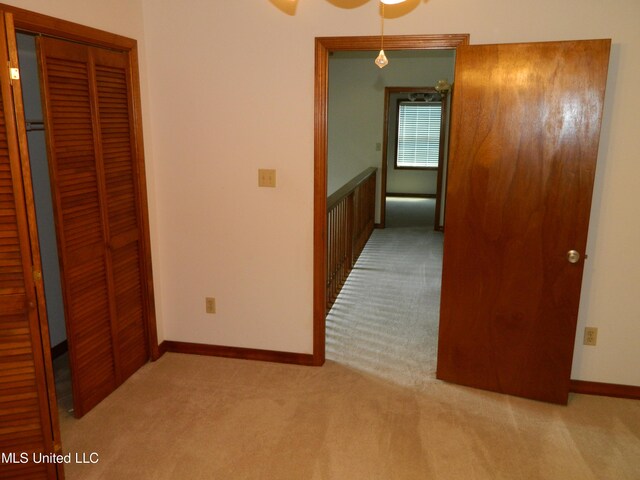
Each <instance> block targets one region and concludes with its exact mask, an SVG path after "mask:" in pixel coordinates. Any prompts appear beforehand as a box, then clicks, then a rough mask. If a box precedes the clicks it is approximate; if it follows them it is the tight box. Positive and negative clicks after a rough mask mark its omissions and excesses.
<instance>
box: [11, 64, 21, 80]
mask: <svg viewBox="0 0 640 480" xmlns="http://www.w3.org/2000/svg"><path fill="white" fill-rule="evenodd" d="M9 78H11V80H20V69H19V68H15V67H9Z"/></svg>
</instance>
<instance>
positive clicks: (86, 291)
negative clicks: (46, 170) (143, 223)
mask: <svg viewBox="0 0 640 480" xmlns="http://www.w3.org/2000/svg"><path fill="white" fill-rule="evenodd" d="M38 48H39V53H40V65H41V69H42V79H43V95H44V98H45V111H46V114H45V122H46V127H47V140H48V151H49V162H50V165H51V173H52V175H51V177H52V190H53V192H54V207H55V212H56V228H57V233H58V243H59V250H60V257H61V264H62V265H61V267H62V269H61V271H62V277H63V290H64V297H65V311H66V322H67V330H68V338H69V342H68V343H69V353H70V359H71V373H72V379H73V388H74V408H75V414H76V416H78V417H80V416H82V415H84V414H85V413H86V412H87V411H89V410H90V409H91V408H93V407H94V406H95V405H96V404H97V403H98V402H100V401H101V400H102V399H103V398H105V397H106V396H107V395H108V394H109V393H111V392H112V391H113V390H114V389H115V388H116V387H117V386H118V385H120V384H121V383H122V382H123V381H124V380H125V379H126V378H127V377H128V376H130V375H131V374H132V373H133V372H135V371H136V370H137V369H138V368H139V367H140V366H141V365H143V364H144V363H145V362H146V361H147V359H148V354H147V343H146V337H145V326H144V318H145V314H146V312H145V303H144V300H145V299H144V297H143V291H144V288H143V285H142V278H141V263H140V258H141V254H140V250H139V233H138V213H137V212H138V203H137V196H136V194H137V192H136V189H135V185H136V180H137V177H136V173H137V172H136V170H135V168H136V167H135V165H136V162H135V160H136V158H135V155H134V152H135V149H134V148H133V145H134V141H133V136H132V132H131V125H130V124H131V120H130V118H131V115H130V103H131V102H130V99H129V96H130V93H129V92H130V87H129V82H130V80H129V75H128V65H127V55H126V54H124V53H117V52H110V51H107V50H103V49H99V48H94V47H89V46H86V45H80V44H72V43H69V42H65V41H60V40H54V39H50V38H40V39H39V40H38Z"/></svg>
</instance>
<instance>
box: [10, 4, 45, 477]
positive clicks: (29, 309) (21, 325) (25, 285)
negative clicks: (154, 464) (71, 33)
mask: <svg viewBox="0 0 640 480" xmlns="http://www.w3.org/2000/svg"><path fill="white" fill-rule="evenodd" d="M0 18H1V12H0ZM0 30H1V31H0V38H1V41H0V65H2V66H3V68H2V73H0V80H1V84H2V85H1V87H2V95H1V96H0V452H1V453H2V456H3V457H2V458H1V459H0V478H11V479H27V478H29V479H31V478H33V479H35V478H57V477H56V471H55V468H54V466H53V465H52V464H45V463H34V462H33V455H34V454H35V455H36V457H37V456H38V454H40V453H47V454H48V453H51V452H54V451H55V448H54V446H53V440H52V438H53V435H52V427H51V419H50V410H49V406H48V393H47V385H46V379H45V374H44V360H43V353H42V352H43V350H42V343H41V339H40V328H39V323H38V317H37V310H36V308H35V304H36V298H35V287H34V284H33V277H32V272H31V268H32V267H31V253H30V245H29V237H28V227H27V220H26V218H27V216H26V203H25V196H24V191H23V188H22V172H21V166H20V158H19V154H18V146H17V137H16V131H15V123H12V122H13V106H12V98H11V87H10V86H9V77H8V69H7V68H5V66H6V65H7V52H6V42H5V32H4V23H3V22H2V20H0ZM23 460H28V461H26V462H24V463H22V462H23Z"/></svg>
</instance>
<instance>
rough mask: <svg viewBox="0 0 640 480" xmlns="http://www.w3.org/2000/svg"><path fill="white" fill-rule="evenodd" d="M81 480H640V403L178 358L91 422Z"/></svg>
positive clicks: (343, 369) (71, 444)
mask: <svg viewBox="0 0 640 480" xmlns="http://www.w3.org/2000/svg"><path fill="white" fill-rule="evenodd" d="M62 439H63V448H64V450H65V451H66V452H69V451H71V452H97V453H98V454H99V458H100V461H99V463H97V464H95V465H82V464H70V465H68V466H66V471H67V478H68V479H70V480H91V479H105V480H117V479H125V480H129V479H136V480H144V479H149V480H169V479H171V480H176V479H189V480H198V479H203V480H204V479H220V480H227V479H229V480H241V479H247V480H248V479H256V480H257V479H274V480H276V479H277V480H285V479H286V480H306V479H309V480H320V479H330V480H353V479H367V480H404V479H407V480H408V479H416V480H418V479H420V480H425V479H429V480H431V479H435V480H469V479H473V480H485V479H486V480H516V479H518V480H519V479H522V480H573V479H575V480H637V479H638V478H639V477H638V474H639V472H640V402H637V401H633V400H624V399H613V398H604V397H595V396H586V395H573V396H572V398H571V401H570V404H569V406H568V407H561V406H556V405H548V404H544V403H540V402H534V401H529V400H523V399H519V398H514V397H508V396H505V395H499V394H494V393H488V392H482V391H479V390H473V389H467V388H463V387H456V386H452V385H448V384H444V383H439V382H434V383H432V384H431V385H430V387H429V388H428V389H425V390H421V391H417V390H415V389H413V388H407V387H401V386H399V385H397V384H395V383H391V382H387V381H384V380H381V379H380V378H379V377H376V376H372V375H369V374H367V373H364V372H361V371H359V370H356V369H353V368H351V367H349V366H346V365H341V364H338V363H336V362H334V361H329V362H327V364H325V366H323V367H321V368H313V367H298V366H291V365H279V364H270V363H260V362H250V361H242V360H231V359H224V358H211V357H198V356H190V355H181V354H171V353H168V354H165V355H164V356H163V357H162V358H161V359H160V360H159V361H157V362H155V363H153V364H148V365H146V366H145V367H143V368H142V369H141V370H140V371H138V372H137V373H136V374H134V375H133V376H132V377H131V378H130V379H129V380H127V382H125V384H124V385H122V386H121V387H120V388H119V389H118V390H117V391H116V392H114V393H113V394H112V395H111V396H110V397H108V398H107V399H106V400H105V401H103V402H102V403H101V404H100V405H98V406H97V407H96V408H95V409H94V410H93V411H91V412H90V413H88V414H87V415H86V416H85V417H84V418H82V419H81V420H73V419H71V418H66V419H63V421H62Z"/></svg>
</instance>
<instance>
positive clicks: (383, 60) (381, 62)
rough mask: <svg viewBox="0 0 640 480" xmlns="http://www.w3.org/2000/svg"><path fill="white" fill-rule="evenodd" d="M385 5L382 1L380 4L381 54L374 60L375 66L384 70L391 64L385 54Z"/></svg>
mask: <svg viewBox="0 0 640 480" xmlns="http://www.w3.org/2000/svg"><path fill="white" fill-rule="evenodd" d="M386 1H387V2H389V1H395V0H386ZM384 5H385V2H384V1H381V2H380V53H379V54H378V56H377V57H376V59H375V60H374V61H375V64H376V65H377V66H378V67H380V68H384V67H386V66H387V65H388V64H389V60H388V59H387V56H386V55H385V54H384Z"/></svg>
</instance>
